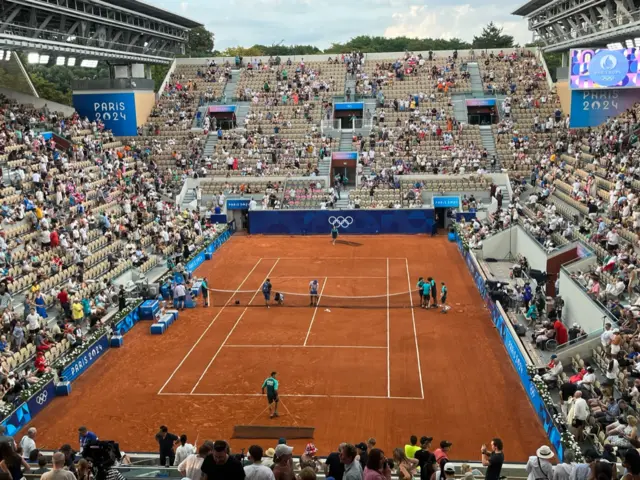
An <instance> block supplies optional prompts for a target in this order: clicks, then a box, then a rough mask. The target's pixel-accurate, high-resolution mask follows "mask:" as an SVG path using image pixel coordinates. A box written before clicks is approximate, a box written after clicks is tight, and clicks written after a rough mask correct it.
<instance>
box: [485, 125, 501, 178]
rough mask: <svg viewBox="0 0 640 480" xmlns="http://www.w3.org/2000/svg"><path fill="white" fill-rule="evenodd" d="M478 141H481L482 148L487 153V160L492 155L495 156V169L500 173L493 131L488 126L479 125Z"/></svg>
mask: <svg viewBox="0 0 640 480" xmlns="http://www.w3.org/2000/svg"><path fill="white" fill-rule="evenodd" d="M480 139H481V140H482V146H483V147H484V148H486V149H487V152H489V158H492V157H493V156H494V155H495V156H496V159H497V161H496V169H497V170H498V171H500V168H501V165H500V157H499V156H498V151H497V150H496V140H495V138H494V137H493V131H492V130H491V126H490V125H480Z"/></svg>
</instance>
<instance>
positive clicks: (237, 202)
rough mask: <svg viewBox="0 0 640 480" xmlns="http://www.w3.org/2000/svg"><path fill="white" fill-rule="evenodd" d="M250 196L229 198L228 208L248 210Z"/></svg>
mask: <svg viewBox="0 0 640 480" xmlns="http://www.w3.org/2000/svg"><path fill="white" fill-rule="evenodd" d="M250 201H251V199H249V198H232V199H230V200H227V210H248V209H249V202H250Z"/></svg>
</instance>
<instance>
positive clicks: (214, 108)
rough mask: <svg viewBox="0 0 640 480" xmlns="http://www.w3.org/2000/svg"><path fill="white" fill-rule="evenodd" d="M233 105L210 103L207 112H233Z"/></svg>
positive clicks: (234, 107) (234, 108)
mask: <svg viewBox="0 0 640 480" xmlns="http://www.w3.org/2000/svg"><path fill="white" fill-rule="evenodd" d="M235 111H236V106H235V105H211V106H209V113H235Z"/></svg>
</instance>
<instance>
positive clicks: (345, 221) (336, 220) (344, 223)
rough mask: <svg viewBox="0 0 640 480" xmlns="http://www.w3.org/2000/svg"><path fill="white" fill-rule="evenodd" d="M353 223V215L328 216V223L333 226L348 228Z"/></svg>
mask: <svg viewBox="0 0 640 480" xmlns="http://www.w3.org/2000/svg"><path fill="white" fill-rule="evenodd" d="M352 223H353V217H329V224H330V225H333V226H334V227H341V228H348V227H349V226H351V224H352Z"/></svg>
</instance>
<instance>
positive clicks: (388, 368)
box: [387, 258, 391, 398]
mask: <svg viewBox="0 0 640 480" xmlns="http://www.w3.org/2000/svg"><path fill="white" fill-rule="evenodd" d="M389 300H390V299H389V259H388V258H387V397H389V398H390V397H391V359H390V355H389Z"/></svg>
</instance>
